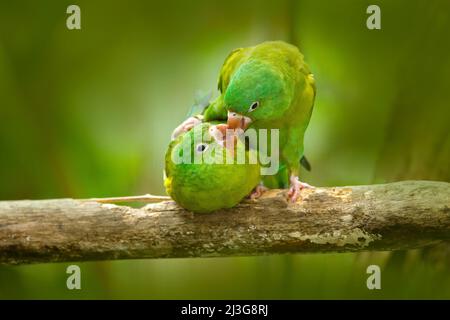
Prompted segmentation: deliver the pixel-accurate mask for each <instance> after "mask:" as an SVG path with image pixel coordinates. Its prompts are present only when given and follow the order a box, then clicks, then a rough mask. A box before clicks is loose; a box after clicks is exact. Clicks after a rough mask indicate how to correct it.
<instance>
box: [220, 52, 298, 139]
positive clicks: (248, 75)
mask: <svg viewBox="0 0 450 320" xmlns="http://www.w3.org/2000/svg"><path fill="white" fill-rule="evenodd" d="M290 92H291V89H290V88H289V87H288V81H286V80H285V79H284V76H283V74H282V73H281V72H279V71H277V70H276V69H275V68H274V67H273V66H272V65H271V64H269V63H265V62H261V61H257V60H250V61H248V62H246V63H245V64H243V65H242V66H240V67H239V69H238V70H237V71H236V73H235V75H234V76H233V78H232V79H231V81H230V83H229V85H228V87H227V89H226V92H225V95H224V102H225V105H226V108H227V110H228V126H229V128H230V129H236V128H241V129H244V130H245V129H246V128H247V127H248V126H249V125H250V124H251V123H253V124H255V125H257V124H258V123H262V122H266V121H273V120H276V119H280V118H282V117H283V116H284V114H285V113H286V111H287V110H288V108H289V105H290V102H291V95H290V94H289V93H290Z"/></svg>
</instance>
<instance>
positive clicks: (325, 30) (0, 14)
mask: <svg viewBox="0 0 450 320" xmlns="http://www.w3.org/2000/svg"><path fill="white" fill-rule="evenodd" d="M70 4H78V5H79V6H80V7H81V24H82V29H81V30H73V31H70V30H68V29H67V28H66V24H65V22H66V18H67V16H68V15H67V14H66V8H67V6H68V5H70ZM370 4H378V5H379V6H380V7H381V17H382V21H381V24H382V29H381V30H368V29H367V28H366V19H367V17H368V15H367V14H366V8H367V7H368V5H370ZM449 16H450V2H449V1H447V0H439V1H438V0H431V1H428V0H427V1H425V0H418V1H413V2H412V1H407V0H395V1H379V0H377V1H364V0H341V1H332V0H320V1H317V0H291V1H289V0H284V1H260V0H250V1H249V0H228V1H212V0H196V1H182V0H180V1H175V0H164V1H137V0H130V1H122V2H111V1H106V0H98V1H83V0H77V1H70V2H69V1H49V0H39V1H36V0H33V1H24V0H20V1H14V2H12V1H6V0H0V155H1V156H0V200H6V199H44V198H60V197H72V198H85V197H103V196H122V195H130V194H143V193H153V194H164V188H163V181H162V172H163V156H164V152H165V148H166V146H167V144H168V142H169V137H170V133H171V131H172V129H173V128H174V127H175V126H176V125H178V124H179V123H180V122H181V121H182V120H183V119H184V118H185V116H186V114H187V112H188V110H189V108H190V106H191V104H192V102H193V99H194V94H195V92H196V90H199V89H200V90H204V91H206V90H214V89H215V87H216V78H217V75H218V72H219V69H220V67H221V64H222V62H223V60H224V58H225V57H226V55H227V54H228V53H229V51H230V50H232V49H233V48H236V47H242V46H249V45H254V44H257V43H259V42H262V41H265V40H276V39H281V40H286V41H289V42H291V43H294V44H296V45H298V46H299V47H300V49H301V51H302V52H303V53H304V54H305V57H306V60H307V61H308V63H309V65H310V67H311V69H312V71H313V72H314V74H315V77H316V79H317V87H318V95H317V100H316V104H315V110H314V112H313V116H312V119H311V123H310V126H309V129H308V131H307V135H306V142H305V151H306V154H307V156H308V158H309V160H310V162H311V163H312V166H313V170H312V172H311V173H305V174H303V177H302V178H303V179H304V180H306V181H307V182H309V183H311V184H313V185H317V186H336V185H353V184H372V183H382V182H388V181H397V180H406V179H430V180H441V181H450V165H449V164H450V129H449V125H450V111H449V108H450V106H449V102H450V90H449V89H450V57H449V52H450V42H449V41H448V34H449V33H450V17H449ZM0 232H1V230H0ZM369 264H378V265H380V266H381V269H382V290H378V291H376V290H375V291H369V290H368V289H367V288H366V278H367V274H366V267H367V266H368V265H369ZM68 265H69V264H65V263H60V264H40V265H29V266H17V267H12V266H0V298H3V299H9V298H44V299H45V298H64V299H65V298H68V299H70V298H82V299H87V298H136V299H141V298H143V299H164V298H187V299H189V298H272V299H277V298H285V299H296V298H332V299H333V298H369V299H370V298H400V299H406V298H425V299H427V298H439V299H441V298H442V299H448V298H450V272H449V271H450V249H449V247H448V246H447V245H440V246H439V247H435V248H430V249H426V250H414V251H408V252H379V253H359V254H316V255H314V254H313V255H279V256H277V255H275V256H265V257H242V258H207V259H161V260H136V261H113V262H89V263H79V265H80V266H81V270H82V290H80V291H69V290H68V289H67V288H66V286H65V283H66V277H67V275H66V273H65V270H66V267H67V266H68Z"/></svg>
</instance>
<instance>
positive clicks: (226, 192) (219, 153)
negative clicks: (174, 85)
mask: <svg viewBox="0 0 450 320" xmlns="http://www.w3.org/2000/svg"><path fill="white" fill-rule="evenodd" d="M211 125H212V124H210V123H202V124H201V125H199V126H198V127H196V128H194V129H192V130H190V131H188V132H186V133H184V134H182V135H180V136H179V137H177V138H176V139H175V140H174V141H172V142H171V143H170V145H169V147H168V150H167V152H166V157H165V174H166V178H165V181H164V186H165V188H166V191H167V193H168V194H169V195H170V196H171V197H172V198H173V199H174V200H175V201H176V202H177V203H178V204H179V205H181V206H182V207H184V208H185V209H188V210H190V211H193V212H198V213H206V212H211V211H214V210H218V209H223V208H231V207H233V206H235V205H236V204H238V203H239V202H240V201H241V200H242V199H243V198H244V197H245V196H247V195H248V194H249V193H250V192H251V191H252V189H253V188H254V187H255V186H256V185H257V184H258V183H259V180H260V167H259V164H257V163H255V164H249V157H250V153H252V152H254V151H252V150H251V151H246V150H245V148H243V147H242V146H241V145H239V143H240V142H239V141H238V144H237V145H236V147H235V155H237V154H238V153H239V152H244V153H245V155H244V156H245V159H246V161H245V164H237V163H233V164H228V163H226V157H227V154H228V156H229V157H230V155H229V152H230V151H229V150H228V149H226V148H224V147H222V146H221V145H219V144H218V143H217V142H216V141H215V140H214V139H213V138H212V137H211V136H210V135H209V133H208V130H209V128H210V126H211ZM200 135H202V136H203V137H204V140H203V142H200ZM200 143H203V144H205V145H207V147H206V150H205V151H204V152H199V150H198V147H199V144H200ZM184 152H188V153H189V157H187V158H186V159H188V158H189V159H190V160H191V161H184V162H187V163H180V157H182V156H184V155H185V153H184ZM214 159H221V161H222V164H220V163H213V162H214V161H213V160H214ZM255 159H256V157H255ZM194 160H197V162H200V160H203V163H193V162H194ZM208 162H209V163H208Z"/></svg>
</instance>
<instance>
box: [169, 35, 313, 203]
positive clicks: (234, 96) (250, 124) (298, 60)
mask: <svg viewBox="0 0 450 320" xmlns="http://www.w3.org/2000/svg"><path fill="white" fill-rule="evenodd" d="M218 89H219V91H220V95H219V96H218V97H217V98H216V99H215V100H213V101H212V102H211V103H209V104H207V105H206V107H205V108H204V110H203V112H201V114H199V115H196V116H192V117H189V118H188V119H187V120H185V121H184V122H183V123H182V124H181V125H179V126H178V127H177V128H176V129H175V130H174V132H173V134H172V138H173V139H176V137H177V136H179V135H181V134H183V133H184V132H186V131H189V130H190V129H192V128H193V127H194V126H196V125H198V124H200V123H201V122H202V121H214V120H222V121H227V125H228V127H229V128H231V129H242V130H246V129H248V128H254V129H268V132H269V133H270V130H269V129H278V130H279V147H280V150H279V152H280V165H279V168H278V171H277V173H276V174H275V175H274V176H263V177H262V182H263V184H264V185H265V186H266V187H270V188H286V187H288V186H290V189H289V192H288V197H289V198H290V200H291V201H292V202H295V201H296V200H297V198H298V197H299V192H300V190H301V189H302V188H305V187H311V186H309V185H308V184H306V183H303V182H300V180H299V178H298V176H299V172H300V164H303V165H304V166H305V167H306V168H308V167H309V163H308V162H307V160H306V158H304V154H303V139H304V135H305V131H306V128H307V127H308V124H309V120H310V118H311V113H312V110H313V105H314V99H315V95H316V87H315V81H314V76H313V74H312V73H311V71H310V70H309V68H308V66H307V65H306V63H305V62H304V60H303V55H302V54H301V53H300V51H299V50H298V48H297V47H295V46H293V45H290V44H288V43H285V42H282V41H273V42H263V43H261V44H259V45H256V46H253V47H248V48H239V49H235V50H233V51H232V52H231V53H230V54H229V55H228V57H227V58H226V59H225V62H224V64H223V66H222V69H221V71H220V75H219V80H218Z"/></svg>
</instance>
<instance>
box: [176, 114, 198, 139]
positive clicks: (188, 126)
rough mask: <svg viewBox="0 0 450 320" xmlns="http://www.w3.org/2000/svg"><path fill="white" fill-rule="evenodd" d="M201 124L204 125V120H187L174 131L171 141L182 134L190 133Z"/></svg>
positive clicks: (190, 118) (192, 118)
mask: <svg viewBox="0 0 450 320" xmlns="http://www.w3.org/2000/svg"><path fill="white" fill-rule="evenodd" d="M200 123H202V120H201V119H198V118H196V117H189V118H187V119H186V120H184V121H183V122H182V123H181V124H180V125H179V126H178V127H176V128H175V130H173V132H172V137H171V139H172V140H175V139H176V138H177V137H178V136H179V135H180V134H183V133H185V132H188V131H189V130H191V129H192V128H193V127H195V126H196V125H198V124H200Z"/></svg>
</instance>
